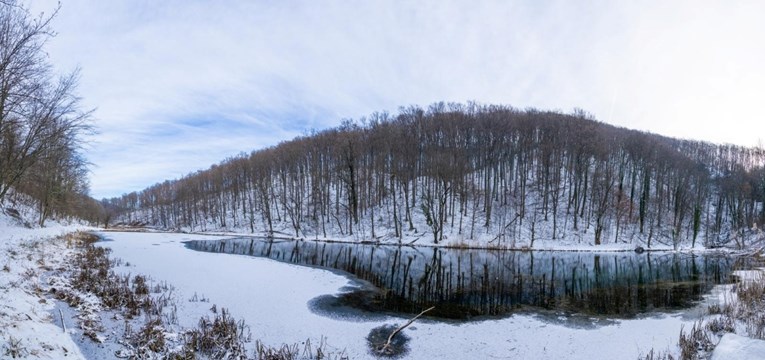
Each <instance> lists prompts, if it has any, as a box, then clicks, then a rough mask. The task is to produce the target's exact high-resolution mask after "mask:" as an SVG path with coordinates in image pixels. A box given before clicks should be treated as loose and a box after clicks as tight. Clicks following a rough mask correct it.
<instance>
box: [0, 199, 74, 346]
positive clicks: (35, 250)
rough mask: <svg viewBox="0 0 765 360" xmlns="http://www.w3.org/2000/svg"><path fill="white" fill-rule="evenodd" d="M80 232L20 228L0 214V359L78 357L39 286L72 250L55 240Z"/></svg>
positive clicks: (70, 228) (64, 228)
mask: <svg viewBox="0 0 765 360" xmlns="http://www.w3.org/2000/svg"><path fill="white" fill-rule="evenodd" d="M83 228H84V227H83V226H81V225H62V224H59V223H56V222H49V223H48V226H47V227H45V228H26V227H24V226H22V224H21V223H20V222H19V221H17V220H16V219H14V218H12V217H10V216H7V215H6V214H4V213H2V212H0V267H2V269H0V358H3V359H5V358H14V357H15V358H39V359H64V358H66V359H82V358H84V357H83V355H82V353H81V352H80V350H79V349H78V347H77V345H75V343H74V341H72V338H71V337H70V335H69V334H68V333H65V332H64V331H63V329H62V328H61V327H60V325H59V324H60V323H59V321H60V319H59V317H57V316H54V313H53V312H52V310H53V309H54V302H53V301H52V300H51V299H50V298H49V296H48V295H47V294H45V293H44V292H42V291H41V289H40V286H39V285H40V278H41V277H43V276H44V274H45V273H46V272H47V271H49V270H50V269H55V268H57V267H59V266H61V264H62V262H63V261H64V257H65V256H66V254H67V253H69V252H71V251H73V250H72V249H69V248H67V246H66V242H65V241H62V240H56V237H58V236H60V235H63V234H66V233H70V232H73V231H76V230H79V229H83Z"/></svg>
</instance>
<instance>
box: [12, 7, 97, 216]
mask: <svg viewBox="0 0 765 360" xmlns="http://www.w3.org/2000/svg"><path fill="white" fill-rule="evenodd" d="M57 12H58V10H57V9H56V10H54V11H53V12H52V14H51V15H48V16H46V15H43V14H41V15H39V16H32V15H31V14H30V13H29V11H28V10H27V9H26V8H24V7H23V6H22V5H20V4H19V3H18V2H17V1H14V0H7V1H6V0H4V1H2V2H0V203H5V202H7V201H11V202H18V201H28V199H31V200H32V201H33V202H34V205H35V206H36V207H37V209H38V211H39V214H40V217H39V219H38V224H39V225H40V226H43V225H44V223H45V221H46V219H49V218H51V217H54V216H75V217H80V218H90V219H97V218H98V217H100V216H102V213H103V209H102V208H101V205H100V203H99V202H98V201H96V200H94V199H92V198H90V197H89V196H88V170H87V161H85V159H84V157H83V155H82V146H83V145H84V140H83V139H84V136H85V135H87V134H89V133H91V131H92V126H91V124H90V114H91V113H90V112H88V111H82V110H81V109H80V99H79V97H77V95H76V87H77V80H78V74H79V72H78V71H77V70H75V71H73V72H72V73H69V74H66V75H63V76H56V75H55V74H54V72H53V69H52V65H51V64H50V62H49V59H48V56H47V54H46V53H45V51H44V49H43V48H44V46H45V44H46V42H47V41H48V40H49V39H50V38H51V37H53V36H54V32H53V30H52V29H51V26H50V24H51V21H52V20H53V18H54V17H55V15H56V13H57Z"/></svg>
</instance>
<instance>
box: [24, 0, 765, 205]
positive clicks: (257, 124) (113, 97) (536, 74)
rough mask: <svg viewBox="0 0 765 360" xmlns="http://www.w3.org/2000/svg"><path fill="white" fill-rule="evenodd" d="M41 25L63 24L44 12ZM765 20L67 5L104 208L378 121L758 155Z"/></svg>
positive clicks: (693, 12)
mask: <svg viewBox="0 0 765 360" xmlns="http://www.w3.org/2000/svg"><path fill="white" fill-rule="evenodd" d="M33 5H34V10H35V11H42V10H45V9H51V8H52V7H53V6H55V2H52V1H43V2H38V1H35V3H34V4H33ZM764 7H765V3H761V2H727V1H671V2H667V1H642V2H612V1H582V2H570V1H544V2H509V1H496V2H495V1H485V2H484V1H482V2H473V1H417V2H406V1H364V2H347V1H296V2H267V1H262V2H261V1H227V2H207V1H180V0H176V1H164V2H155V1H128V0H123V1H94V0H90V1H88V0H63V1H62V10H61V13H60V14H59V17H58V18H57V19H56V21H55V23H54V26H55V28H56V30H57V31H58V32H59V36H58V37H56V38H55V39H53V40H52V41H51V42H50V44H49V47H48V50H49V52H50V54H51V59H52V61H53V62H54V63H55V64H56V65H57V66H58V67H59V68H61V69H71V68H73V67H74V66H76V65H77V64H80V65H81V66H82V68H83V79H82V86H81V88H80V89H81V93H82V95H83V97H84V98H85V103H86V105H87V106H90V107H97V108H98V110H97V112H96V117H97V119H98V120H97V125H98V127H99V128H100V131H101V134H100V135H99V136H98V138H97V140H98V142H97V143H96V145H95V146H94V150H93V151H92V153H91V155H90V158H91V161H93V162H94V163H95V164H96V165H97V167H96V168H94V170H93V179H92V182H93V185H92V188H93V193H94V195H95V196H112V195H118V194H119V193H121V192H127V191H132V190H138V189H141V188H143V187H145V186H147V185H150V184H152V183H154V182H157V181H162V180H164V179H166V178H172V177H177V176H180V175H181V174H184V173H187V172H191V171H194V170H197V169H200V168H206V167H207V166H209V165H210V164H212V163H214V162H217V161H219V160H221V159H222V158H223V157H225V156H228V155H233V154H236V153H238V152H240V151H247V152H249V151H251V150H253V149H257V148H260V147H263V146H267V145H272V144H276V143H278V142H279V141H282V140H285V139H288V138H291V137H293V136H294V135H296V134H300V133H302V132H305V131H306V130H309V129H311V128H316V129H322V128H326V127H329V126H333V125H335V124H338V123H339V121H340V120H341V119H342V118H344V117H352V118H359V117H360V116H363V115H366V114H369V113H371V112H373V111H378V110H389V111H395V110H396V109H397V107H398V106H404V105H409V104H419V105H423V106H426V105H428V104H429V103H431V102H434V101H440V100H444V101H467V100H477V101H480V102H484V103H505V104H510V105H513V106H516V107H520V108H525V107H538V108H542V109H560V110H563V111H570V110H571V109H573V108H575V107H578V108H583V109H585V110H587V111H590V112H592V113H593V114H595V115H596V117H597V118H598V119H600V120H603V121H607V122H610V123H613V124H616V125H620V126H626V127H630V128H638V129H642V130H650V131H653V132H657V133H661V134H665V135H670V136H679V137H685V138H695V139H702V140H709V141H714V142H732V143H738V144H742V145H754V144H755V143H756V141H757V140H758V138H761V137H762V136H763V135H761V134H762V133H763V131H762V130H763V126H762V125H760V122H762V118H763V115H764V113H763V112H764V111H765V110H763V108H762V106H761V105H760V104H761V101H762V99H763V98H765V81H764V80H765V71H763V69H762V65H761V64H763V63H765V61H764V60H765V45H763V44H765V42H763V41H762V38H763V35H765V28H764V26H765V25H763V24H765V8H764Z"/></svg>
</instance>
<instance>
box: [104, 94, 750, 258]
mask: <svg viewBox="0 0 765 360" xmlns="http://www.w3.org/2000/svg"><path fill="white" fill-rule="evenodd" d="M763 166H765V152H763V149H757V148H746V147H739V146H734V145H717V144H711V143H708V142H703V141H693V140H681V139H673V138H668V137H663V136H659V135H655V134H651V133H646V132H640V131H635V130H629V129H625V128H619V127H614V126H611V125H608V124H604V123H601V122H597V121H595V120H593V119H592V118H591V117H590V116H588V115H587V114H585V113H582V112H577V113H574V114H563V113H558V112H546V111H537V110H518V109H514V108H511V107H507V106H496V105H475V104H468V105H462V104H443V103H438V104H434V105H431V106H430V107H429V108H428V109H421V108H418V107H409V108H402V109H401V110H400V112H399V113H398V114H395V115H391V114H388V113H375V114H372V115H371V116H369V117H367V118H363V119H360V120H359V121H357V122H354V121H345V122H344V123H343V125H341V126H340V127H337V128H332V129H328V130H324V131H321V132H316V133H314V134H312V135H310V136H303V137H298V138H296V139H294V140H291V141H287V142H284V143H281V144H279V145H277V146H274V147H271V148H267V149H260V150H255V151H253V152H252V153H250V154H246V155H240V156H238V157H234V158H230V159H226V160H224V161H222V162H221V163H219V164H217V165H213V166H212V167H211V168H209V169H208V170H205V171H200V172H196V173H193V174H189V175H187V176H185V177H183V178H181V179H177V180H172V181H165V182H162V183H159V184H156V185H154V186H152V187H149V188H147V189H145V190H142V191H139V192H133V193H130V194H126V195H123V196H122V197H119V198H113V199H109V200H104V206H105V207H106V208H108V209H109V211H111V212H112V213H113V220H114V221H113V222H117V223H141V224H146V225H149V226H154V227H160V228H165V229H173V230H182V231H208V232H209V231H230V232H246V233H254V234H265V235H271V236H290V237H297V238H324V239H346V240H354V241H385V242H406V243H411V242H416V243H417V244H450V245H462V246H487V245H488V246H497V247H512V248H522V247H530V248H540V247H542V248H544V247H556V246H557V245H561V246H563V245H565V246H578V245H579V244H584V245H595V246H605V245H606V244H609V245H608V246H617V247H634V246H643V247H647V248H656V247H661V248H678V247H697V246H705V247H716V246H723V245H727V246H734V247H744V246H746V245H747V243H746V242H747V241H748V240H747V239H750V238H752V237H753V236H755V235H756V236H759V234H760V232H759V230H757V229H759V228H761V227H762V225H763V222H764V221H765V207H763V200H764V199H765V168H764V167H763Z"/></svg>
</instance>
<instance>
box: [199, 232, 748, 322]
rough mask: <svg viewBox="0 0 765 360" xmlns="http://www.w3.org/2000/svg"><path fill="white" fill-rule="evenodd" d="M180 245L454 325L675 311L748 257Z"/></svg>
mask: <svg viewBox="0 0 765 360" xmlns="http://www.w3.org/2000/svg"><path fill="white" fill-rule="evenodd" d="M186 246H187V247H189V248H190V249H194V250H200V251H207V252H218V253H231V254H244V255H252V256H259V257H267V258H271V259H274V260H278V261H283V262H288V263H293V264H300V265H308V266H318V267H326V268H331V269H337V270H342V271H345V272H348V273H350V274H353V275H355V276H356V277H358V278H360V279H362V280H366V281H368V282H370V283H371V284H373V285H375V286H376V287H377V288H378V289H375V290H374V291H373V290H359V291H355V292H351V293H347V294H344V295H342V297H341V299H340V301H343V302H344V303H345V304H346V305H351V306H353V307H355V308H360V309H362V310H367V311H373V312H403V313H418V312H420V311H421V310H422V309H424V308H427V307H430V306H433V305H435V306H436V309H435V310H434V311H433V312H432V313H430V314H429V315H430V316H434V317H442V318H453V319H466V318H471V317H474V316H497V315H507V314H509V313H512V312H514V311H518V310H520V309H526V308H529V307H534V308H544V309H550V310H556V311H566V312H573V313H582V314H590V315H609V316H614V317H632V316H635V315H639V314H643V313H648V312H653V311H665V310H671V309H681V308H685V307H690V306H692V305H693V303H694V302H696V301H698V300H700V299H701V297H702V295H704V294H705V293H707V292H709V290H710V289H711V288H712V287H713V286H714V285H716V284H721V283H727V282H729V281H730V274H731V272H732V270H734V269H738V268H745V267H748V266H747V264H745V263H744V262H745V261H746V259H736V258H732V257H727V256H722V255H709V254H704V255H698V254H695V255H694V254H678V253H644V254H635V253H632V252H619V253H590V252H553V251H542V252H533V251H529V252H518V251H503V250H459V249H439V248H412V247H398V246H378V245H368V244H344V243H319V242H310V241H268V240H263V239H251V238H246V239H227V240H196V241H190V242H188V243H187V244H186ZM275 279H278V274H275ZM277 281H278V280H277ZM296 286H299V285H296Z"/></svg>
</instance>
